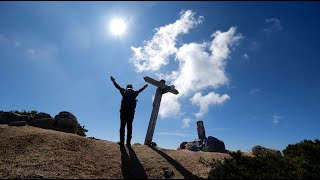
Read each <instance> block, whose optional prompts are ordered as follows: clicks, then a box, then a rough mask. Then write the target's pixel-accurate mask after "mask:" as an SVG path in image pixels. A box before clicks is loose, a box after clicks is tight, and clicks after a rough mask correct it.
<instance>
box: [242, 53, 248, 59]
mask: <svg viewBox="0 0 320 180" xmlns="http://www.w3.org/2000/svg"><path fill="white" fill-rule="evenodd" d="M241 57H242V59H244V60H248V59H249V55H248V54H247V53H244V54H242V55H241Z"/></svg>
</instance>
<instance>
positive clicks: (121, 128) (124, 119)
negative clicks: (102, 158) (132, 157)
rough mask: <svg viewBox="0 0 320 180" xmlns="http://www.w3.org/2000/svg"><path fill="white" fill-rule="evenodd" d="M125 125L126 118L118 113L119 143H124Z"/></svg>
mask: <svg viewBox="0 0 320 180" xmlns="http://www.w3.org/2000/svg"><path fill="white" fill-rule="evenodd" d="M125 127H126V118H125V115H124V114H123V113H121V114H120V142H119V144H120V145H123V144H124V135H125Z"/></svg>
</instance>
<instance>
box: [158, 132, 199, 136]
mask: <svg viewBox="0 0 320 180" xmlns="http://www.w3.org/2000/svg"><path fill="white" fill-rule="evenodd" d="M156 134H159V135H168V136H179V137H187V136H193V135H191V134H183V133H176V132H160V133H156Z"/></svg>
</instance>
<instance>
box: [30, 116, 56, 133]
mask: <svg viewBox="0 0 320 180" xmlns="http://www.w3.org/2000/svg"><path fill="white" fill-rule="evenodd" d="M55 124H56V120H55V119H53V118H42V119H33V120H31V121H30V122H29V125H30V126H34V127H39V128H43V129H53V130H54V129H55Z"/></svg>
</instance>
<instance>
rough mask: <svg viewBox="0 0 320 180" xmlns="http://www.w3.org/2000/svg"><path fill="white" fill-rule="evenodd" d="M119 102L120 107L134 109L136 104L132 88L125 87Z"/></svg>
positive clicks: (128, 109)
mask: <svg viewBox="0 0 320 180" xmlns="http://www.w3.org/2000/svg"><path fill="white" fill-rule="evenodd" d="M121 103H122V108H125V110H127V111H134V110H135V109H136V105H137V100H136V92H135V91H134V90H132V89H126V90H125V91H124V93H123V98H122V101H121Z"/></svg>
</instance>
